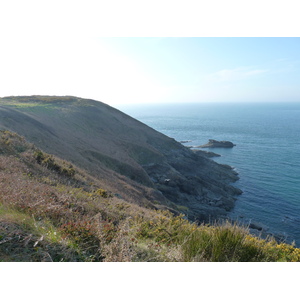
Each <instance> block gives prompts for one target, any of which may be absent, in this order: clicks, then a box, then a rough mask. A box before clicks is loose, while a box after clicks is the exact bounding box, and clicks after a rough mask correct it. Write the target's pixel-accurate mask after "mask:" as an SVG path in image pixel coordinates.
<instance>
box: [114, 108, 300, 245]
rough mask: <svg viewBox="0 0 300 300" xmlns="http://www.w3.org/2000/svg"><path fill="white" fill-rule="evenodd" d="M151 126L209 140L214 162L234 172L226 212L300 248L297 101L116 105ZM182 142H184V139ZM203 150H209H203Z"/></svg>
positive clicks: (195, 140) (194, 140) (199, 141)
mask: <svg viewBox="0 0 300 300" xmlns="http://www.w3.org/2000/svg"><path fill="white" fill-rule="evenodd" d="M116 108H118V109H120V110H121V111H123V112H125V113H126V114H128V115H130V116H132V117H134V118H135V119H137V120H139V121H141V122H143V123H145V124H147V125H148V126H150V127H152V128H154V129H156V130H157V131H159V132H161V133H163V134H165V135H167V136H169V137H171V138H174V139H175V140H177V141H179V142H182V141H185V143H184V145H185V146H198V145H203V144H206V143H207V142H208V140H209V139H215V140H220V141H224V140H226V141H231V142H233V143H234V144H236V146H235V147H233V148H230V149H226V148H214V149H210V150H211V151H213V152H215V153H218V154H220V155H221V156H220V157H215V158H213V159H214V160H215V161H216V162H218V163H222V164H228V165H230V166H232V167H234V168H235V170H236V171H237V172H238V173H239V177H240V179H239V180H238V181H237V182H236V183H234V184H233V185H235V186H237V187H238V188H240V189H241V190H242V191H243V194H242V195H240V196H238V197H237V200H236V203H235V208H234V209H233V210H232V211H231V212H230V213H229V217H230V218H231V219H233V220H236V221H237V222H238V223H242V224H246V225H247V224H248V225H249V224H250V223H257V224H260V225H262V226H263V228H264V230H265V231H266V232H267V233H270V234H274V235H276V236H280V237H282V238H284V240H285V241H286V242H287V243H294V244H295V245H296V246H297V247H300V103H284V102H282V103H176V104H170V103H169V104H134V105H133V104H131V105H124V104H123V105H119V106H118V107H116ZM186 141H187V142H186ZM204 150H209V149H204Z"/></svg>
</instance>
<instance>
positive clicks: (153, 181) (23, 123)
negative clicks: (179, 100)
mask: <svg viewBox="0 0 300 300" xmlns="http://www.w3.org/2000/svg"><path fill="white" fill-rule="evenodd" d="M0 129H2V130H10V131H13V132H16V133H18V134H20V135H21V136H24V137H25V138H26V139H27V140H28V141H29V142H31V143H34V144H35V145H36V146H37V147H39V148H40V149H41V150H42V151H45V152H47V153H50V154H52V155H56V156H57V157H60V158H61V159H65V160H67V161H69V162H71V163H73V164H76V165H77V166H78V167H80V168H82V169H84V170H85V171H86V172H88V173H89V174H91V175H92V176H94V177H96V178H97V179H98V180H100V181H101V183H102V185H103V186H105V187H106V188H107V189H109V190H111V191H112V193H113V194H118V195H119V197H120V198H122V199H124V200H126V201H128V202H131V203H135V204H139V205H142V206H144V207H150V208H153V209H154V208H157V209H160V208H163V207H168V208H169V209H170V210H172V211H174V212H175V211H177V212H178V213H180V212H182V213H185V214H186V215H187V217H188V218H189V219H190V220H195V221H196V220H198V221H200V222H202V221H208V220H214V219H219V218H220V217H222V216H226V213H227V211H229V210H230V209H232V208H233V206H234V202H235V199H236V198H235V197H236V195H238V194H239V193H240V192H241V191H240V190H238V189H236V188H234V187H233V186H232V185H231V183H232V182H234V181H236V180H237V179H238V177H237V174H236V173H235V172H234V171H233V170H232V168H230V167H229V166H224V165H220V164H217V163H215V162H214V161H212V160H210V159H208V158H207V157H206V154H205V152H201V151H197V152H193V151H191V150H190V149H188V148H186V147H184V146H183V145H181V144H180V143H178V142H176V141H175V140H174V139H172V138H169V137H167V136H165V135H163V134H161V133H159V132H157V131H155V130H153V129H152V128H150V127H148V126H146V125H145V124H142V123H141V122H139V121H137V120H135V119H133V118H131V117H129V116H128V115H126V114H124V113H122V112H120V111H118V110H116V109H114V108H112V107H110V106H108V105H106V104H103V103H101V102H98V101H93V100H89V99H81V98H77V97H54V96H31V97H5V98H1V99H0Z"/></svg>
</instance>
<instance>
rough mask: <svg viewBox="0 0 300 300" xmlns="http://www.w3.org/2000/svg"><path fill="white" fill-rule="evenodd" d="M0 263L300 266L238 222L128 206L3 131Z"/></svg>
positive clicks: (293, 254)
mask: <svg viewBox="0 0 300 300" xmlns="http://www.w3.org/2000/svg"><path fill="white" fill-rule="evenodd" d="M0 191H1V194H0V261H300V250H299V249H297V248H294V247H293V246H291V245H287V244H283V243H281V244H278V243H276V242H275V241H274V240H272V239H270V240H263V239H259V238H257V237H254V236H251V235H250V234H249V232H248V230H247V229H246V228H242V227H239V226H237V225H235V224H233V225H232V224H229V223H224V224H222V225H215V226H212V225H196V224H193V223H190V222H189V221H187V220H186V219H185V218H183V216H181V215H179V216H174V215H173V214H171V213H170V212H169V211H168V210H165V211H161V210H153V209H151V208H145V207H142V206H139V205H137V204H133V203H129V202H127V201H125V200H123V199H120V198H118V197H116V196H114V195H113V194H112V193H111V192H110V191H109V190H107V189H105V188H104V186H103V185H102V182H101V180H99V179H97V178H96V177H93V176H91V175H90V174H88V173H87V172H86V171H85V170H82V169H80V168H78V167H77V166H76V165H74V164H71V163H70V162H67V161H65V160H61V159H59V158H58V157H56V156H53V155H50V154H47V153H45V152H44V151H41V150H40V149H38V148H37V147H36V146H35V145H33V144H30V143H28V142H26V140H25V139H24V138H23V137H21V136H19V135H17V134H15V133H12V132H9V131H4V130H2V131H0Z"/></svg>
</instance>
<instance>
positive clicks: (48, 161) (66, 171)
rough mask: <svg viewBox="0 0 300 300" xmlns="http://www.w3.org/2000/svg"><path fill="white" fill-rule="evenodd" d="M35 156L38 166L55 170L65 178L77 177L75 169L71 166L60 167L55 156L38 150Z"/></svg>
mask: <svg viewBox="0 0 300 300" xmlns="http://www.w3.org/2000/svg"><path fill="white" fill-rule="evenodd" d="M34 156H35V158H36V161H37V163H38V164H41V165H44V166H45V167H46V168H47V169H49V170H53V171H55V172H57V173H59V174H62V175H64V176H69V177H73V176H74V175H75V170H74V167H73V166H72V165H71V164H68V165H66V163H65V164H64V165H60V164H59V163H58V162H57V161H56V160H55V159H54V157H53V156H51V155H49V154H46V153H44V152H42V151H41V150H37V151H35V152H34Z"/></svg>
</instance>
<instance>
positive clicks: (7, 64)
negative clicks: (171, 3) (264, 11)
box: [0, 0, 300, 105]
mask: <svg viewBox="0 0 300 300" xmlns="http://www.w3.org/2000/svg"><path fill="white" fill-rule="evenodd" d="M113 2H115V1H113ZM154 2H155V1H154ZM45 3H47V4H45ZM97 3H100V2H96V1H88V0H86V1H82V2H80V1H63V0H61V1H49V2H47V1H45V2H43V1H23V2H22V1H14V0H11V1H2V2H1V4H0V11H1V21H0V26H1V27H0V28H1V29H0V39H1V40H0V41H1V44H0V67H1V70H0V97H2V96H9V95H74V96H79V97H84V98H92V99H95V100H100V101H103V102H106V103H108V104H111V105H114V104H119V103H136V102H139V103H143V102H197V101H218V102H219V101H230V102H231V101H300V84H299V83H300V38H299V37H295V38H288V37H283V38H277V37H269V38H264V37H258V38H253V37H220V38H216V37H197V38H191V37H181V38H178V37H176V33H175V34H174V33H173V32H172V31H170V32H171V33H172V36H175V37H169V38H164V37H161V35H162V36H164V34H168V33H170V32H169V31H168V30H165V31H164V30H163V29H165V28H167V29H168V26H167V27H162V30H160V28H157V26H155V24H156V23H157V22H158V24H161V23H160V22H161V21H162V19H163V16H160V15H157V12H156V17H158V19H156V21H157V22H156V21H155V18H153V14H154V11H153V9H152V8H151V7H146V8H145V7H144V11H145V12H148V14H145V15H144V16H145V17H144V19H146V22H145V23H146V24H147V26H146V27H145V26H144V27H142V28H143V29H144V32H145V33H146V34H145V35H147V36H149V32H151V31H149V30H148V29H149V25H150V27H151V24H148V23H149V21H150V20H151V22H152V26H153V27H154V28H155V30H154V32H153V34H150V36H160V37H120V38H110V37H107V36H110V35H109V32H111V35H112V36H116V32H118V30H119V31H120V33H121V34H120V36H124V32H122V28H123V27H126V25H127V27H126V28H127V29H128V24H129V27H130V28H134V30H138V28H139V27H140V24H142V21H143V17H142V16H141V15H139V16H138V17H137V16H136V14H135V13H133V14H131V15H130V14H129V15H128V14H125V13H124V14H123V12H124V9H125V8H126V6H125V5H124V4H123V2H118V4H119V6H117V8H118V9H117V8H116V6H115V7H114V4H111V6H109V7H105V9H106V10H104V9H103V7H102V6H99V5H98V6H97V5H96V4H97ZM130 3H132V1H130ZM139 3H140V2H138V1H134V4H135V5H136V6H135V9H137V6H138V8H140V9H143V7H141V6H139V5H140V4H139ZM161 3H162V2H161ZM187 3H189V2H187ZM120 5H121V6H120ZM175 7H176V6H175ZM176 8H177V11H176V12H180V11H181V10H180V7H176ZM127 9H128V7H127ZM107 11H109V12H111V13H113V14H114V15H115V17H117V18H112V19H111V18H107V14H106V12H107ZM151 13H153V14H152V16H151ZM137 18H138V20H137ZM170 18H171V22H173V23H172V24H175V22H174V17H173V18H172V14H170ZM116 20H118V22H117V21H116ZM176 20H177V22H178V20H180V18H179V16H177V17H176ZM183 20H186V21H185V22H188V20H189V18H188V17H185V19H183ZM206 20H207V19H206ZM132 21H135V22H132ZM137 21H139V23H138V22H137ZM147 22H148V23H147ZM221 23H222V19H221ZM163 24H164V25H166V24H168V22H167V19H164V23H163ZM156 25H157V24H156ZM223 25H224V24H220V26H217V28H219V27H221V28H222V26H223ZM231 25H232V24H231ZM234 25H235V27H234V28H238V27H239V24H234ZM114 26H115V27H114ZM224 26H225V25H224ZM107 27H109V28H110V29H111V30H112V31H109V30H107V33H108V34H105V33H106V30H105V28H107ZM130 28H129V29H130ZM180 28H181V27H180ZM189 29H190V27H188V30H189ZM176 30H177V34H178V36H185V35H186V33H185V34H184V33H183V32H181V31H178V27H176ZM142 32H143V31H142ZM142 32H140V33H139V32H138V31H133V33H134V34H133V35H134V36H143V35H142ZM188 32H189V31H188ZM217 32H218V31H217ZM137 33H139V34H137ZM191 33H193V31H191ZM212 35H213V36H214V35H215V34H214V31H213V34H212ZM233 35H234V34H233ZM103 36H106V37H103ZM129 36H130V35H129ZM169 36H170V35H169ZM192 36H193V35H192ZM201 36H206V35H203V34H202V35H201ZM208 36H209V34H208ZM217 36H218V35H217ZM219 36H224V35H222V34H221V35H219ZM225 36H226V35H225ZM237 36H241V35H237ZM254 36H256V35H254Z"/></svg>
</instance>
